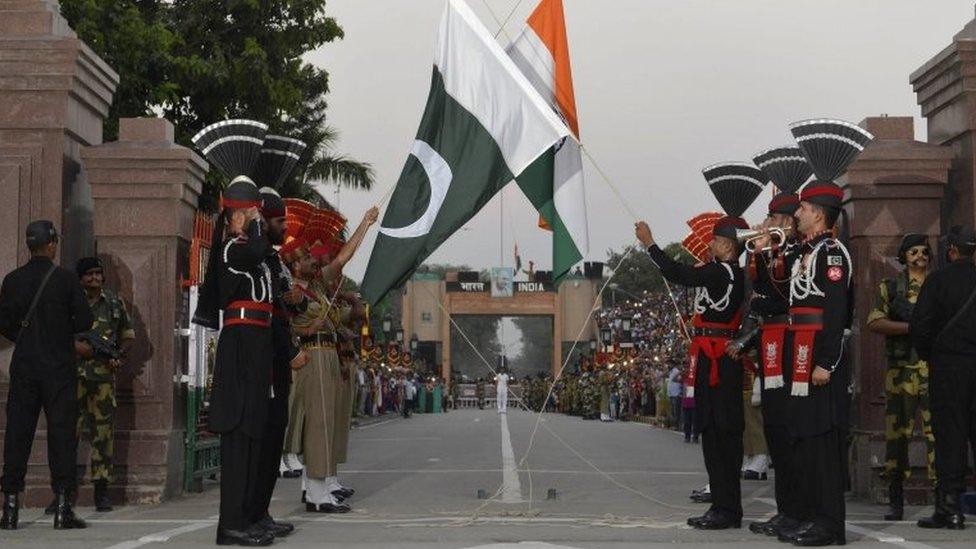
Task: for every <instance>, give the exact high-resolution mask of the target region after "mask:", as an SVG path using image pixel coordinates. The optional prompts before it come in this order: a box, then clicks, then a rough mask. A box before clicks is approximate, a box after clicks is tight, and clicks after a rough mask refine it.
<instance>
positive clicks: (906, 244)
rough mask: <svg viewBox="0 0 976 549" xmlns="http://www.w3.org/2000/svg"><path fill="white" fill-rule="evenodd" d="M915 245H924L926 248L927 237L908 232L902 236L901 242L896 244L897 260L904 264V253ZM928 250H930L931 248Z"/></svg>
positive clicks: (927, 243)
mask: <svg viewBox="0 0 976 549" xmlns="http://www.w3.org/2000/svg"><path fill="white" fill-rule="evenodd" d="M915 246H925V247H926V248H928V247H929V237H927V236H925V235H924V234H918V233H908V234H906V235H905V236H904V237H902V239H901V244H899V245H898V261H900V262H901V263H902V264H903V265H904V264H905V261H906V258H905V254H907V253H908V250H911V249H912V248H914V247H915ZM929 251H931V249H930V250H929Z"/></svg>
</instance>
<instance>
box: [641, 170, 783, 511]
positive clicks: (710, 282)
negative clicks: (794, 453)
mask: <svg viewBox="0 0 976 549" xmlns="http://www.w3.org/2000/svg"><path fill="white" fill-rule="evenodd" d="M704 174H705V178H706V180H707V181H708V182H709V186H710V188H711V189H712V192H713V193H714V194H715V195H716V198H718V200H719V202H720V203H721V204H722V207H723V209H724V210H725V211H726V214H727V217H724V218H722V219H720V220H718V222H717V223H716V224H715V227H714V230H713V235H714V238H713V240H712V242H711V243H710V245H709V250H710V252H711V256H712V259H713V260H712V261H710V262H708V263H705V264H704V265H699V266H695V267H692V266H690V265H685V264H683V263H679V262H677V261H675V260H673V259H671V258H670V257H669V256H668V255H667V254H666V253H665V252H664V251H663V250H662V249H661V248H660V247H658V246H657V244H656V243H655V242H654V237H653V235H652V234H651V230H650V228H649V227H648V225H647V223H645V222H643V221H641V222H638V223H637V225H636V230H635V233H636V236H637V239H638V240H639V241H640V242H641V244H642V245H643V246H645V247H646V248H647V251H648V253H649V254H650V256H651V260H652V261H653V262H654V264H655V265H657V267H658V268H659V269H661V274H662V275H663V276H664V278H666V279H667V280H669V281H670V282H673V283H675V284H681V285H683V286H691V287H695V288H697V293H696V296H695V313H696V314H695V317H694V320H693V324H694V328H693V333H692V336H693V337H692V348H691V351H690V353H689V355H690V357H691V364H690V366H689V374H688V381H687V386H686V394H687V395H688V396H693V397H694V398H695V420H696V422H697V423H698V427H699V429H698V430H699V431H700V432H701V439H702V452H703V454H704V458H705V468H706V469H707V470H708V482H709V484H710V486H711V493H712V505H711V508H710V509H709V510H708V511H707V512H706V513H705V514H704V515H703V516H700V517H692V518H689V519H688V525H689V526H692V527H693V528H698V529H703V530H720V529H726V528H739V527H741V525H742V491H741V485H740V470H741V468H742V431H743V429H744V416H743V408H742V361H741V360H738V359H735V358H732V357H730V356H728V355H726V354H725V350H726V345H727V344H728V342H729V341H730V340H731V339H732V338H734V337H735V335H736V333H737V332H738V330H739V326H740V323H741V319H742V305H743V301H744V300H745V274H744V272H743V270H742V267H741V266H740V265H739V256H740V255H741V254H742V251H743V249H742V246H741V245H740V244H739V242H738V240H737V238H736V230H737V229H748V228H749V226H748V225H747V224H746V222H745V221H744V220H743V219H742V218H740V217H739V216H740V215H741V214H742V213H743V212H744V211H745V210H746V209H747V208H748V207H749V206H750V205H751V204H752V202H753V201H754V200H755V199H756V197H757V196H758V195H759V193H760V192H761V191H762V188H763V186H764V185H765V183H766V178H765V176H763V174H762V172H760V171H759V170H758V169H756V168H754V167H752V166H749V165H746V164H721V165H715V166H710V167H709V168H706V169H705V171H704Z"/></svg>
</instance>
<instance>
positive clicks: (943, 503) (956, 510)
mask: <svg viewBox="0 0 976 549" xmlns="http://www.w3.org/2000/svg"><path fill="white" fill-rule="evenodd" d="M965 520H966V519H965V517H964V516H963V514H962V510H961V508H960V507H959V495H958V494H951V495H950V494H946V493H944V492H943V491H942V490H940V489H939V488H936V489H935V512H934V513H932V516H931V517H926V518H923V519H921V520H919V521H918V527H919V528H947V529H949V530H962V529H963V528H965V527H966V524H965Z"/></svg>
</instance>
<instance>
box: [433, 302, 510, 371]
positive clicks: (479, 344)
mask: <svg viewBox="0 0 976 549" xmlns="http://www.w3.org/2000/svg"><path fill="white" fill-rule="evenodd" d="M453 320H454V322H452V323H451V366H452V369H454V370H457V371H459V372H460V373H462V374H464V375H467V376H468V377H471V378H479V377H484V378H488V379H491V378H492V377H493V374H492V370H491V369H489V368H488V366H486V365H485V362H484V361H483V360H482V358H484V360H486V361H488V364H490V365H491V368H497V357H498V356H499V353H500V351H501V343H500V342H499V340H498V326H499V324H501V321H502V318H501V317H500V316H480V315H479V316H466V315H458V316H455V317H453ZM445 321H447V320H446V319H445ZM462 332H463V334H464V335H462V334H461V333H462ZM465 336H467V338H465ZM469 341H470V343H469ZM475 349H477V352H476V351H475ZM479 353H480V355H481V356H479Z"/></svg>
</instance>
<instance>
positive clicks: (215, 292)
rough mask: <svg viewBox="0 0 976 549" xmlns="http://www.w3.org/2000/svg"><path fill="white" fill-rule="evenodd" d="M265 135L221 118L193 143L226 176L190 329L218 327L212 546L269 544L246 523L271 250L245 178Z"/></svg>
mask: <svg viewBox="0 0 976 549" xmlns="http://www.w3.org/2000/svg"><path fill="white" fill-rule="evenodd" d="M266 130H267V126H266V125H265V124H262V123H259V122H254V121H251V120H228V121H226V122H219V123H217V124H213V125H210V126H208V127H206V128H204V129H203V130H202V131H201V132H200V133H198V134H197V135H195V136H194V138H193V143H194V144H195V145H196V146H197V148H198V149H199V150H200V151H201V152H202V153H203V154H204V155H206V156H207V159H208V160H209V161H210V162H211V163H213V164H215V165H216V166H217V167H218V168H220V170H221V171H222V172H223V173H224V175H226V176H228V177H230V178H231V182H230V184H228V185H227V187H226V188H225V189H224V193H223V196H222V197H221V205H222V206H223V208H222V210H221V212H220V215H219V216H218V217H217V221H216V223H215V224H214V234H213V240H212V242H213V245H214V248H213V250H212V253H211V254H210V261H209V263H208V265H207V272H206V276H205V277H204V282H203V285H202V286H201V288H200V300H199V303H198V306H197V310H196V311H195V312H194V315H193V322H194V323H196V324H200V325H202V326H207V327H210V328H217V327H220V328H221V329H220V338H219V339H218V341H217V355H216V359H215V366H214V378H213V390H212V393H211V398H210V418H209V425H208V427H209V429H210V430H211V431H213V432H215V433H219V434H220V468H221V470H220V519H219V520H218V522H217V544H218V545H245V546H264V545H271V543H273V542H274V534H273V533H272V532H270V531H269V530H268V529H266V528H265V527H264V526H263V525H261V524H259V523H258V522H256V521H255V520H254V517H255V515H256V514H257V512H258V510H256V509H255V501H256V499H257V498H256V494H257V492H258V489H259V488H258V487H259V480H258V478H259V471H260V462H261V460H260V456H261V447H262V440H263V437H264V436H265V433H266V429H267V420H268V410H269V401H270V400H271V399H272V398H273V397H274V391H273V388H272V363H273V359H274V343H273V337H272V329H271V320H272V312H273V310H274V306H273V303H272V302H273V298H274V293H273V289H272V285H271V275H270V272H269V271H268V268H267V265H265V263H264V261H265V259H266V258H267V256H268V255H269V254H270V250H271V244H270V242H269V241H268V235H267V230H266V228H265V226H264V223H263V221H262V219H261V212H260V208H261V205H262V201H261V194H260V192H259V191H258V187H257V185H256V184H255V183H254V181H253V180H252V179H251V177H250V174H251V170H252V169H253V167H254V164H255V162H256V161H257V159H258V156H259V154H260V151H261V147H262V144H263V143H264V133H265V131H266ZM221 311H222V313H223V314H222V315H221V314H220V313H221Z"/></svg>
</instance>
